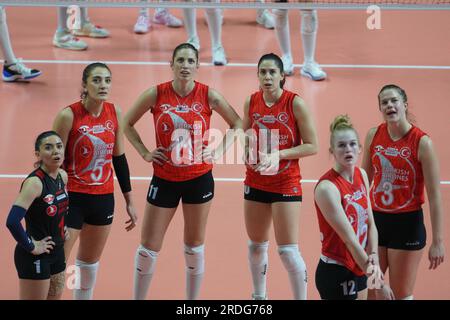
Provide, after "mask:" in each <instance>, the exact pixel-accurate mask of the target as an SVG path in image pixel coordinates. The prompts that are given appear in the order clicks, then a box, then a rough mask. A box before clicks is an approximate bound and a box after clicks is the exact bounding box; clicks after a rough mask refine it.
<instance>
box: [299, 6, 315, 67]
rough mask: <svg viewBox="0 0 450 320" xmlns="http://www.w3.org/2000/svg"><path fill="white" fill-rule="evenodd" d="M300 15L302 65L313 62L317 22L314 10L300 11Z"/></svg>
mask: <svg viewBox="0 0 450 320" xmlns="http://www.w3.org/2000/svg"><path fill="white" fill-rule="evenodd" d="M300 12H301V15H302V22H301V34H302V43H303V55H304V63H305V64H306V63H311V62H314V55H315V52H316V39H317V29H318V28H319V20H318V19H317V11H316V10H300Z"/></svg>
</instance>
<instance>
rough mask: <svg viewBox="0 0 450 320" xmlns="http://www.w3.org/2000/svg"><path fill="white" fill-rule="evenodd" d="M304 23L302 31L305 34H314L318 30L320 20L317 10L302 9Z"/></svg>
mask: <svg viewBox="0 0 450 320" xmlns="http://www.w3.org/2000/svg"><path fill="white" fill-rule="evenodd" d="M301 13H302V24H301V31H302V33H304V34H313V33H316V32H317V29H318V27H319V20H318V19H317V10H301Z"/></svg>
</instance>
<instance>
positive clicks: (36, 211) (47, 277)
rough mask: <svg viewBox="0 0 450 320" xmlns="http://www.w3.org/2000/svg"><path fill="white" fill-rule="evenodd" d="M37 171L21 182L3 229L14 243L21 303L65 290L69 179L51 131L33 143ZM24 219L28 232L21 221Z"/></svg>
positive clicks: (59, 145) (61, 147)
mask: <svg viewBox="0 0 450 320" xmlns="http://www.w3.org/2000/svg"><path fill="white" fill-rule="evenodd" d="M35 153H36V157H37V158H38V162H37V163H36V167H37V168H36V170H34V171H33V172H32V173H31V174H30V175H28V177H27V178H26V179H25V180H24V181H23V183H22V186H21V189H20V193H19V196H18V197H17V199H16V201H15V202H14V205H13V206H12V208H11V211H10V212H9V215H8V218H7V222H6V225H7V227H8V229H9V230H10V231H11V234H12V235H13V236H14V238H15V239H16V240H17V246H16V249H15V252H14V262H15V265H16V269H17V273H18V275H19V287H20V294H19V296H20V299H27V300H28V299H49V300H54V299H60V298H61V295H62V292H63V289H64V280H65V277H64V271H65V269H66V262H65V257H64V240H65V225H64V217H65V215H66V213H67V208H68V204H69V199H68V196H67V192H66V188H65V185H66V183H67V174H66V172H65V171H64V170H62V169H60V166H61V164H62V163H63V160H64V145H63V143H62V141H61V138H60V137H59V135H58V134H57V133H56V132H54V131H46V132H43V133H41V134H40V135H39V136H38V137H37V139H36V143H35ZM24 217H25V223H26V231H25V230H24V229H23V227H22V224H21V220H22V219H23V218H24Z"/></svg>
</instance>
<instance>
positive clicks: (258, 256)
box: [248, 240, 269, 266]
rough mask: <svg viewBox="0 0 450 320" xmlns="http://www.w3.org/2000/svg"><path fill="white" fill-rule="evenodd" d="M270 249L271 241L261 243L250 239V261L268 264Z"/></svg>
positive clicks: (254, 263)
mask: <svg viewBox="0 0 450 320" xmlns="http://www.w3.org/2000/svg"><path fill="white" fill-rule="evenodd" d="M268 249H269V241H264V242H261V243H257V242H253V241H251V240H250V241H249V242H248V261H250V264H251V265H257V266H260V265H263V264H267V260H268V258H269V257H268V254H267V250H268Z"/></svg>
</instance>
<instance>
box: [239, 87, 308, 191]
mask: <svg viewBox="0 0 450 320" xmlns="http://www.w3.org/2000/svg"><path fill="white" fill-rule="evenodd" d="M295 96H296V94H295V93H293V92H290V91H287V90H283V93H282V95H281V97H280V99H278V101H277V102H276V103H275V104H274V105H273V106H272V107H268V106H267V105H266V103H265V101H264V98H263V91H262V90H260V91H258V92H255V93H253V94H252V96H251V98H250V105H249V110H248V113H249V114H248V116H249V118H250V129H252V135H251V137H250V145H249V149H250V154H253V159H256V161H255V162H257V161H259V157H258V154H259V153H258V152H259V151H263V152H268V153H270V152H273V151H276V150H283V149H289V148H292V147H295V146H298V145H299V144H300V143H301V137H300V133H299V129H298V127H297V122H296V120H295V115H294V111H293V101H294V98H295ZM250 161H251V159H250ZM300 179H301V175H300V166H299V164H298V159H293V160H281V161H280V163H279V167H278V171H277V172H272V173H269V174H268V173H260V172H256V171H255V170H253V168H252V167H251V166H249V165H247V170H246V175H245V182H244V183H245V184H246V185H248V186H250V187H252V188H256V189H260V190H263V191H267V192H274V193H283V194H288V195H296V196H300V195H302V188H301V184H300Z"/></svg>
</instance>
